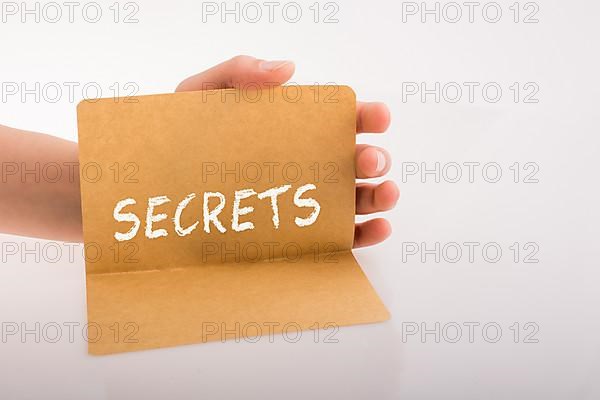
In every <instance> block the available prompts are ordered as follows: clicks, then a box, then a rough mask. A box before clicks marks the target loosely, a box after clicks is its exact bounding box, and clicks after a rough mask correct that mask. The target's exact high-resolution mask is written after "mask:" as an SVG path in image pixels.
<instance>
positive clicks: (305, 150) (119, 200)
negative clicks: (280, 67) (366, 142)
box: [78, 86, 389, 354]
mask: <svg viewBox="0 0 600 400" xmlns="http://www.w3.org/2000/svg"><path fill="white" fill-rule="evenodd" d="M355 103H356V100H355V97H354V93H353V92H352V90H351V89H350V88H348V87H344V86H293V87H271V88H268V89H264V90H257V89H246V90H243V89H242V90H236V89H227V90H220V91H218V90H213V91H203V92H187V93H177V94H165V95H153V96H141V97H137V98H135V99H116V100H115V99H102V100H99V101H96V102H83V103H81V104H80V105H79V107H78V125H79V148H80V150H79V152H80V179H81V193H82V208H83V228H84V241H85V249H86V277H87V303H88V304H87V306H88V325H89V336H90V340H89V352H90V353H92V354H109V353H115V352H123V351H132V350H141V349H150V348H158V347H165V346H173V345H180V344H188V343H201V342H206V341H211V340H225V339H236V340H239V339H240V338H243V337H249V336H252V337H254V336H256V335H257V334H262V335H265V334H272V333H277V332H281V331H282V329H287V330H289V329H292V330H293V329H303V330H304V329H312V328H314V326H315V324H317V326H325V325H337V326H341V325H349V324H360V323H369V322H376V321H382V320H385V319H387V318H389V315H388V312H387V310H386V309H385V307H384V306H383V304H382V303H381V301H380V299H379V298H378V296H377V294H376V293H375V292H374V290H373V288H372V287H371V285H370V284H369V282H368V280H367V279H366V277H365V275H364V274H363V272H362V270H361V269H360V266H359V265H358V264H357V262H356V260H355V259H354V256H353V255H352V252H351V248H352V241H353V233H354V207H355V205H354V202H355V169H354V151H355V149H354V146H355ZM311 327H312V328H311Z"/></svg>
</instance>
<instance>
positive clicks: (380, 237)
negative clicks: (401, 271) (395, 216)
mask: <svg viewBox="0 0 600 400" xmlns="http://www.w3.org/2000/svg"><path fill="white" fill-rule="evenodd" d="M391 233H392V227H391V225H390V223H389V222H388V221H387V220H385V219H383V218H376V219H372V220H370V221H366V222H363V223H360V224H356V225H355V227H354V248H358V247H366V246H372V245H374V244H377V243H380V242H383V241H384V240H385V239H387V238H388V236H390V234H391Z"/></svg>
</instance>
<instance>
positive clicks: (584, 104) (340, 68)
mask: <svg viewBox="0 0 600 400" xmlns="http://www.w3.org/2000/svg"><path fill="white" fill-rule="evenodd" d="M5 3H6V2H5ZM111 3H112V2H100V3H99V4H100V5H101V7H102V9H103V16H102V18H101V20H100V22H98V23H95V24H93V23H89V22H86V21H85V19H84V18H83V17H82V11H81V10H82V5H83V4H85V3H81V5H80V6H79V8H76V11H75V14H74V19H75V21H74V22H73V23H69V21H68V15H66V12H67V8H66V7H62V11H63V13H65V14H64V15H63V16H62V19H61V20H60V21H59V22H57V23H49V22H48V21H44V18H43V15H42V18H41V20H40V22H39V23H36V22H35V16H33V15H29V16H26V21H25V22H22V21H21V13H20V12H21V11H22V10H20V11H19V13H18V14H17V15H16V16H12V15H3V17H5V18H6V19H5V21H2V22H0V46H1V52H2V53H1V54H2V62H1V63H0V81H2V82H3V83H7V82H8V83H11V82H13V83H17V84H21V83H25V84H26V85H27V87H28V88H32V87H34V85H35V83H36V82H40V85H41V86H42V87H43V86H44V85H45V84H48V83H52V82H56V83H59V84H61V85H62V84H63V83H64V82H77V83H78V84H79V86H78V88H79V89H75V98H74V99H69V98H68V97H69V96H68V93H67V90H66V87H65V92H64V93H63V94H62V96H61V97H60V98H59V99H58V101H57V102H55V103H53V102H51V101H48V100H49V98H48V97H55V95H54V94H52V95H51V96H42V97H43V98H41V99H40V100H39V102H36V99H35V98H34V96H33V95H29V96H26V98H25V99H21V98H20V94H21V93H19V94H17V95H13V96H8V97H7V98H3V99H2V103H1V104H0V123H2V124H5V125H9V126H14V127H18V128H22V129H29V130H34V131H41V132H47V133H52V134H54V135H57V136H61V137H64V138H67V139H70V140H76V137H77V135H76V113H75V105H76V104H77V102H79V101H80V100H81V99H82V97H83V96H84V95H83V94H82V91H81V87H82V86H83V85H85V84H86V83H90V82H95V83H97V84H98V85H99V86H100V87H101V88H102V90H103V96H104V97H109V96H112V95H113V92H111V89H110V87H111V86H113V85H114V84H115V83H117V84H118V85H119V86H120V87H121V88H123V86H124V84H126V83H127V82H134V83H135V84H136V85H137V86H138V87H139V91H138V94H153V93H164V92H170V91H172V90H173V89H174V87H175V86H176V85H177V83H178V82H179V81H180V80H182V79H183V78H185V77H186V76H188V75H191V74H193V73H196V72H199V71H201V70H203V69H206V68H208V67H210V66H212V65H214V64H217V63H219V62H221V61H223V60H225V59H227V58H230V57H232V56H234V55H236V54H250V55H254V56H257V57H261V58H265V59H291V60H294V61H295V62H296V66H297V73H296V75H295V77H294V81H295V82H298V83H302V84H312V83H315V82H317V83H326V82H335V83H338V84H347V85H350V86H352V87H353V88H354V89H355V91H356V92H357V94H358V97H359V98H360V99H362V100H369V101H372V100H381V101H385V102H386V103H387V104H388V105H389V107H390V109H391V110H392V115H393V122H392V125H391V127H390V129H389V133H388V134H387V135H383V136H375V135H372V136H363V137H361V138H360V139H359V140H360V141H364V142H369V143H373V144H377V145H380V146H386V147H387V148H388V149H389V151H390V152H391V153H392V155H393V157H394V161H395V165H394V168H393V170H392V171H391V174H390V175H391V177H392V178H394V179H395V180H396V181H397V182H398V183H399V185H400V189H401V193H402V194H401V200H400V202H399V204H398V208H397V209H396V210H395V211H393V212H390V213H387V217H388V218H390V220H391V222H392V224H393V227H394V233H393V236H392V237H391V238H390V239H389V240H388V241H387V242H385V243H384V244H381V245H378V246H375V247H373V248H369V249H362V250H359V251H356V252H355V254H356V255H357V257H358V258H359V261H360V263H361V265H362V266H363V268H364V270H365V272H366V274H367V275H368V277H369V279H370V280H371V282H372V284H373V285H374V286H375V288H376V290H377V291H378V293H379V294H380V296H381V297H382V299H383V300H384V302H385V304H386V305H387V307H388V308H389V310H390V311H391V314H392V319H391V320H390V321H389V322H386V323H383V324H376V325H369V326H361V327H348V328H342V329H340V331H338V332H337V333H336V334H335V338H336V339H337V341H338V342H337V343H324V340H323V337H320V338H319V340H317V343H315V340H314V337H313V336H312V334H306V335H305V336H303V337H302V339H301V340H300V341H299V342H297V343H289V342H288V341H285V340H282V338H281V337H277V338H275V343H269V341H268V340H260V341H259V342H258V343H246V342H244V341H241V342H240V343H235V342H234V341H230V342H227V343H218V342H217V343H210V344H203V345H191V346H183V347H177V348H171V349H165V350H154V351H145V352H138V353H130V354H122V355H115V356H107V357H92V356H88V355H87V352H86V343H85V342H84V341H83V340H82V339H81V325H83V324H85V323H86V314H85V310H86V308H85V274H84V262H83V257H82V256H81V253H80V252H79V253H78V255H77V256H76V257H74V259H73V260H72V261H71V260H69V259H68V258H69V257H68V254H67V248H66V247H63V251H64V252H65V254H63V257H62V259H61V260H60V262H57V263H51V262H48V260H40V261H39V262H36V260H35V257H34V256H31V255H29V256H27V255H26V254H25V252H20V253H19V254H18V255H15V256H8V255H6V254H3V255H2V256H3V257H4V259H3V260H2V261H3V262H2V267H1V268H0V282H2V283H1V290H0V320H1V321H2V322H3V323H6V322H14V323H17V324H19V325H21V324H23V323H24V324H25V325H26V326H27V327H28V328H30V329H34V327H35V323H36V322H39V323H40V324H41V326H44V325H46V324H48V323H57V324H59V325H62V326H63V327H64V324H65V323H69V322H75V323H78V324H80V326H79V327H76V328H75V330H74V331H75V335H76V338H75V340H74V343H69V340H68V338H67V337H66V334H67V331H66V328H64V331H63V337H62V338H61V340H59V341H58V342H57V343H50V342H49V341H48V340H44V338H41V340H40V343H36V341H35V337H34V335H33V334H31V335H26V337H25V340H22V339H21V337H20V336H19V335H16V336H9V337H6V338H5V339H6V340H3V342H2V343H0V396H1V397H2V398H5V399H10V398H23V399H26V398H39V397H43V398H52V399H54V398H55V399H66V398H91V399H104V398H165V397H169V398H211V399H221V398H222V399H228V398H241V397H242V396H243V397H244V398H251V399H259V398H294V399H295V398H298V399H303V398H353V399H354V398H355V399H362V398H380V399H392V398H409V399H435V398H448V399H508V398H510V399H564V398H571V399H595V398H599V397H600V386H599V385H598V381H597V377H598V375H599V374H600V346H599V344H598V328H599V327H600V322H599V321H600V320H599V318H598V317H599V311H598V308H597V304H598V300H599V299H600V294H599V292H598V290H597V284H598V278H599V277H600V273H599V272H598V267H599V265H598V246H597V243H596V240H597V238H598V233H599V232H598V222H599V220H598V208H597V207H596V203H597V198H598V190H597V176H596V172H597V164H596V157H597V156H598V144H599V141H600V139H599V138H598V135H597V134H598V128H597V126H598V123H599V115H600V114H599V113H598V111H597V109H596V108H597V104H598V103H597V99H598V95H599V90H598V82H597V79H598V78H597V71H598V70H600V69H599V67H600V65H599V62H598V57H597V40H598V37H599V36H598V33H599V32H598V21H597V18H598V15H600V14H599V12H600V6H598V3H597V2H593V1H570V2H568V1H538V2H537V3H536V4H537V7H538V8H539V10H538V11H537V12H536V14H535V16H534V18H536V19H537V20H539V22H537V23H524V22H523V19H524V17H525V16H526V15H527V14H529V13H530V12H532V11H534V10H535V8H533V7H534V6H531V5H529V6H528V8H524V7H525V2H522V3H520V4H519V7H520V9H521V13H520V15H519V22H514V20H513V18H514V16H515V14H514V12H513V10H511V9H510V8H509V7H510V6H511V4H512V3H513V2H512V0H511V1H501V2H498V4H499V6H500V8H501V9H502V16H501V18H500V20H499V21H498V22H497V23H491V22H487V21H486V20H485V18H484V16H486V17H487V18H488V19H493V18H494V17H495V12H494V9H493V8H491V9H490V8H488V9H487V11H488V14H485V15H484V14H482V9H483V5H484V4H486V3H485V2H481V3H480V5H479V6H478V7H477V8H475V11H474V14H473V18H474V22H472V23H470V22H469V20H468V19H469V16H468V14H467V13H468V8H467V7H466V6H464V5H463V6H462V12H463V15H462V18H461V19H460V20H459V21H458V22H456V23H450V22H448V21H446V20H445V19H444V17H446V19H451V18H454V16H455V14H454V13H455V10H456V9H455V8H454V9H449V8H446V11H447V13H446V14H445V15H444V14H443V13H442V15H441V16H440V18H441V19H440V22H439V23H436V22H435V21H434V18H435V16H434V15H426V17H427V19H426V21H425V22H424V23H423V22H421V19H420V18H421V15H420V14H417V15H406V14H404V17H405V22H403V3H402V2H400V1H393V2H392V1H387V2H384V1H369V2H364V1H343V2H342V1H338V3H337V6H338V7H337V8H338V11H337V12H336V14H335V15H334V17H333V18H336V19H337V20H338V22H337V23H324V22H323V18H324V17H325V15H326V14H328V13H329V12H331V11H332V10H335V9H334V8H332V6H327V8H325V7H326V6H325V3H326V1H323V2H320V3H319V4H318V5H319V8H320V9H321V13H320V15H319V22H318V23H315V22H314V12H313V11H312V10H311V9H309V7H310V6H311V4H312V3H314V2H313V1H309V2H299V4H300V6H301V8H302V11H303V14H302V17H301V19H300V21H299V22H297V23H290V22H287V21H286V20H285V19H284V17H283V15H282V12H281V10H282V6H283V5H284V4H286V3H285V2H281V3H280V4H281V5H280V6H279V8H277V9H276V12H275V14H274V22H273V23H269V21H268V15H267V14H266V13H267V11H268V9H267V8H266V7H263V8H262V10H263V17H262V19H261V20H260V21H259V22H257V23H251V22H248V21H244V20H243V18H242V19H241V20H240V22H239V23H236V22H235V20H234V18H235V16H233V15H228V16H226V17H227V20H226V21H225V23H223V22H222V21H221V20H220V19H221V16H220V14H217V15H216V16H207V17H206V20H205V21H203V13H202V4H203V3H202V2H197V1H169V2H159V1H153V2H150V1H144V2H139V3H138V6H139V11H138V12H137V13H136V15H135V16H134V17H135V18H137V19H138V20H139V22H138V23H132V24H126V23H123V22H119V23H114V21H113V18H114V13H113V11H112V10H110V9H109V7H110V5H111ZM259 3H261V4H262V2H259ZM27 4H28V6H29V7H30V8H33V6H34V2H31V1H30V2H28V3H27ZM60 4H62V3H60ZM124 4H125V2H121V3H120V8H121V12H122V15H120V16H119V17H120V19H121V20H122V18H123V17H124V14H125V11H124V10H123V8H124ZM232 4H233V3H230V5H229V7H230V8H232V7H233V5H232ZM444 4H446V2H442V3H441V4H440V8H442V7H443V5H444ZM460 4H462V2H461V3H460ZM426 5H427V6H428V7H429V8H430V9H432V8H433V7H434V6H435V2H433V1H429V2H427V3H426ZM17 6H18V7H20V8H21V7H22V6H21V5H19V4H17ZM217 6H219V7H221V6H220V5H219V4H217ZM40 7H42V6H41V5H40ZM131 10H133V9H132V8H127V10H126V11H131ZM47 11H48V12H50V10H49V9H48V10H47ZM89 11H90V15H91V16H92V17H93V12H92V10H89ZM247 11H248V12H251V11H252V10H249V9H247ZM289 13H290V14H289V15H288V18H289V17H292V18H293V17H294V13H293V10H289ZM249 16H250V18H253V17H254V14H253V13H252V14H249ZM47 17H48V16H47ZM49 17H50V18H54V11H52V14H51V15H49ZM242 17H243V16H242ZM406 82H416V83H417V84H420V83H421V82H425V83H426V84H427V87H428V88H430V89H431V88H433V87H434V85H435V82H440V85H441V86H442V87H443V86H444V84H446V83H448V82H457V83H459V84H461V85H462V83H463V82H478V83H479V86H478V88H476V89H475V92H474V99H473V102H470V101H469V99H468V93H467V92H466V87H465V86H463V89H464V91H463V96H462V98H461V99H460V100H459V101H457V102H456V103H452V102H450V101H448V100H451V99H450V98H449V97H454V94H451V95H450V94H449V93H450V92H449V93H447V96H442V97H441V99H440V101H439V103H436V101H435V99H434V95H433V94H431V95H428V96H426V97H425V99H424V100H422V99H421V97H420V95H414V96H409V97H408V98H407V99H406V101H404V100H403V92H404V94H406V93H405V90H403V88H404V89H406V87H407V84H406ZM488 82H494V83H497V84H498V85H499V86H500V87H501V88H502V90H503V91H502V97H501V98H500V100H499V101H498V102H496V103H492V102H490V101H487V100H486V99H485V98H484V97H483V96H482V91H481V88H482V86H483V85H485V84H486V83H488ZM514 82H518V83H519V85H520V90H521V91H520V97H519V98H518V99H517V102H515V99H514V94H515V93H514V90H511V89H510V86H511V85H513V83H514ZM528 82H530V83H533V84H534V86H529V88H531V87H537V88H539V91H538V92H537V93H536V94H535V95H534V96H533V98H534V99H537V100H538V102H537V103H526V102H524V96H525V95H526V94H527V93H529V92H530V91H531V90H525V89H524V87H523V85H525V84H526V83H528ZM403 83H404V85H403ZM408 85H409V86H410V83H409V84H408ZM5 86H6V85H5ZM451 93H454V92H451ZM489 93H491V94H492V95H493V91H490V92H489ZM4 94H6V93H4ZM122 94H125V93H122ZM91 95H92V96H93V92H92V93H91ZM50 100H52V99H50ZM436 162H439V163H440V168H441V167H443V166H444V165H450V166H451V165H455V164H448V163H458V164H463V163H464V162H479V163H480V166H479V167H478V168H476V169H475V175H474V179H473V180H474V181H473V182H469V180H468V176H467V172H468V170H467V168H466V167H464V166H463V169H462V172H463V176H462V179H461V180H460V181H459V182H457V183H450V182H448V180H449V179H444V177H446V178H450V179H452V178H453V177H454V176H455V172H456V170H455V169H452V170H450V169H449V168H450V167H448V169H446V172H447V175H442V176H441V178H440V182H439V183H436V182H435V179H434V178H435V177H434V176H433V175H432V174H429V175H426V176H425V179H424V180H425V182H422V180H423V179H422V178H421V176H420V175H414V176H407V177H405V179H404V181H405V182H403V176H402V171H403V163H407V164H404V169H406V168H407V167H409V166H410V165H414V164H408V163H417V165H419V167H421V163H425V166H426V167H427V168H433V167H434V166H435V163H436ZM515 162H518V163H519V165H520V168H521V173H522V174H521V175H520V176H519V178H518V181H519V182H518V183H515V182H514V171H513V170H511V169H510V168H509V167H510V166H511V165H513V164H514V163H515ZM527 162H531V163H535V165H537V166H538V167H539V171H537V173H536V174H535V176H534V178H535V179H537V180H538V182H537V183H524V182H523V180H524V179H525V177H524V174H523V173H524V172H530V171H531V170H524V169H523V168H524V164H525V163H527ZM486 163H497V164H498V165H499V166H500V168H501V170H502V177H501V178H500V180H499V181H498V182H497V183H489V182H487V181H486V179H484V178H487V179H488V180H489V179H490V178H494V175H495V174H494V173H492V172H493V170H488V172H489V174H488V175H485V176H483V175H482V169H481V166H483V165H484V164H486ZM0 240H1V241H2V243H9V242H10V243H17V244H19V245H21V244H22V243H23V244H25V245H26V246H28V248H34V246H35V243H36V241H34V240H28V239H24V238H18V237H11V236H6V235H4V236H0ZM411 242H412V243H417V244H418V246H419V247H420V248H421V250H422V249H423V245H422V244H421V243H425V246H427V248H428V249H431V248H434V246H435V243H436V242H439V243H440V246H441V247H443V246H444V245H445V244H447V243H459V244H462V243H464V242H478V243H480V245H479V246H478V247H476V251H475V253H474V260H473V262H470V260H469V257H468V254H467V253H466V251H467V250H468V248H466V247H464V245H463V246H462V250H463V254H462V257H461V258H460V260H458V262H454V263H453V262H450V261H451V260H449V258H452V257H454V254H455V253H448V254H446V257H444V254H441V258H440V260H439V262H436V260H435V259H434V257H435V254H430V255H427V256H426V258H425V260H424V261H423V260H422V259H421V253H419V254H416V255H410V254H408V253H407V252H406V251H405V250H406V248H407V246H410V243H411ZM515 242H518V243H519V245H520V247H521V251H520V253H519V257H518V261H519V262H515V260H514V252H513V250H511V249H510V246H511V245H512V244H513V243H515ZM529 242H531V243H533V244H534V245H533V246H534V248H537V253H536V254H535V256H534V258H535V259H537V260H539V262H538V263H524V262H523V261H524V257H525V255H526V254H527V253H528V251H525V250H524V249H523V246H524V245H525V243H529ZM39 243H40V244H41V246H43V245H44V244H46V242H43V241H40V242H39ZM407 243H408V244H407ZM486 243H495V244H497V246H499V247H500V248H501V249H502V257H501V258H500V260H499V261H498V262H495V263H492V262H490V261H487V260H486V259H485V258H484V257H483V255H482V247H483V245H484V244H486ZM535 246H537V247H535ZM529 249H532V248H531V247H530V248H529ZM79 250H80V248H79ZM39 253H40V252H38V254H39ZM489 255H490V256H491V257H493V256H494V252H493V251H491V250H490V253H489ZM22 256H23V257H24V258H25V260H21V257H22ZM488 259H489V258H488ZM469 322H473V323H478V324H479V325H478V326H476V327H475V330H474V335H473V337H472V340H469V332H468V328H467V326H466V325H464V324H465V323H469ZM515 322H516V323H519V328H518V332H519V334H520V335H519V337H518V339H517V343H515V327H516V326H515V325H514V323H515ZM436 323H439V329H438V332H439V334H440V337H439V342H437V341H436V337H435V334H434V333H429V334H426V335H425V336H424V337H422V336H421V335H420V333H421V332H419V333H418V334H415V335H404V337H403V332H404V333H406V332H407V329H409V328H411V327H414V326H418V327H419V329H421V328H426V329H429V330H433V331H435V327H436ZM527 323H531V324H530V325H527V326H528V327H529V328H528V329H525V324H527ZM457 324H458V325H459V326H461V327H462V336H461V337H460V338H459V339H458V341H457V342H456V343H452V339H454V337H455V334H456V330H453V328H452V327H455V326H456V325H457ZM485 324H492V326H494V327H495V326H499V327H500V328H501V329H502V336H501V337H500V338H499V339H498V341H497V342H496V343H489V342H488V341H487V340H486V339H488V340H489V339H490V338H491V339H494V337H495V331H494V329H493V328H490V330H488V331H487V335H485V334H484V332H483V331H482V327H483V326H484V325H485ZM511 326H512V327H513V329H512V330H511ZM444 327H446V328H447V329H444ZM532 327H537V328H539V330H538V331H537V332H536V333H535V334H534V335H533V336H532V337H529V339H535V340H533V341H534V343H525V342H526V341H531V340H525V336H526V335H527V333H531V332H532V330H533V328H532ZM535 341H537V342H536V343H535Z"/></svg>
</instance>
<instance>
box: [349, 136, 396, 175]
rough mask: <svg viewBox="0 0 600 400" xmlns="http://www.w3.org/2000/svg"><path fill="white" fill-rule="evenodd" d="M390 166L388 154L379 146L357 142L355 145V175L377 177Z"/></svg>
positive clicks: (390, 161)
mask: <svg viewBox="0 0 600 400" xmlns="http://www.w3.org/2000/svg"><path fill="white" fill-rule="evenodd" d="M391 166H392V158H391V157H390V154H389V153H388V152H387V151H386V150H385V149H383V148H381V147H376V146H369V145H366V144H359V145H357V146H356V177H357V178H361V179H366V178H377V177H379V176H382V175H385V174H386V173H387V172H388V171H389V170H390V168H391Z"/></svg>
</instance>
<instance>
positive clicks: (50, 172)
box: [0, 125, 82, 242]
mask: <svg viewBox="0 0 600 400" xmlns="http://www.w3.org/2000/svg"><path fill="white" fill-rule="evenodd" d="M0 160H1V163H2V164H1V176H0V232H3V233H10V234H14V235H21V236H32V237H38V238H44V239H53V240H64V241H71V242H78V241H81V240H82V227H81V198H80V193H79V169H78V167H77V163H78V146H77V143H74V142H70V141H68V140H64V139H60V138H57V137H53V136H49V135H45V134H41V133H35V132H28V131H22V130H19V129H14V128H9V127H6V126H1V125H0Z"/></svg>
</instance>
